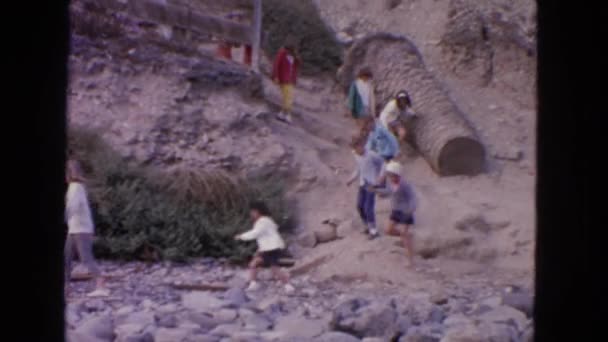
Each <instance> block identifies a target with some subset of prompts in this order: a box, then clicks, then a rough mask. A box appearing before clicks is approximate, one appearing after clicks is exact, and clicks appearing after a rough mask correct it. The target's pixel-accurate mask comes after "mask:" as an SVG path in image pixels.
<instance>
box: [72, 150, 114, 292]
mask: <svg viewBox="0 0 608 342" xmlns="http://www.w3.org/2000/svg"><path fill="white" fill-rule="evenodd" d="M66 181H67V183H68V191H67V194H66V207H65V219H66V222H67V224H68V236H67V238H66V241H65V249H64V258H65V267H64V268H65V293H66V297H67V296H68V294H69V293H68V292H69V283H70V276H71V271H72V259H73V257H74V252H76V254H77V255H78V258H79V260H80V261H81V262H82V263H84V264H85V265H86V266H87V268H88V269H89V272H91V274H92V275H93V276H94V277H95V280H96V290H95V291H93V292H91V293H89V294H88V296H90V297H102V296H108V295H109V293H108V290H107V289H105V288H104V280H103V278H102V276H101V271H100V270H99V267H98V266H97V262H96V261H95V258H94V256H93V235H94V233H95V226H94V225H93V219H92V217H91V208H90V207H89V201H88V199H87V192H86V189H85V187H84V177H83V175H82V171H81V169H80V165H79V164H78V162H77V161H75V160H69V161H68V163H67V167H66Z"/></svg>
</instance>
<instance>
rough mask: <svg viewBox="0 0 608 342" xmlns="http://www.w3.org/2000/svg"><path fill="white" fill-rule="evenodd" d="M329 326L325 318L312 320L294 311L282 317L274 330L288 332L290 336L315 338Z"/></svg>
mask: <svg viewBox="0 0 608 342" xmlns="http://www.w3.org/2000/svg"><path fill="white" fill-rule="evenodd" d="M328 328H329V324H327V323H326V322H324V321H323V320H319V319H316V320H311V319H307V318H305V317H302V316H301V315H300V314H297V313H294V314H290V315H287V316H283V317H280V318H279V319H277V321H276V322H275V324H274V330H276V331H285V332H287V334H286V336H289V338H307V339H310V340H313V339H314V338H316V337H317V336H319V335H321V334H322V333H324V332H325V331H327V330H328Z"/></svg>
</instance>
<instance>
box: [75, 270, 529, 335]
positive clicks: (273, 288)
mask: <svg viewBox="0 0 608 342" xmlns="http://www.w3.org/2000/svg"><path fill="white" fill-rule="evenodd" d="M102 268H103V270H104V273H105V274H106V275H107V276H108V285H107V286H108V288H109V289H110V290H111V295H110V296H109V297H105V298H88V297H87V296H86V293H87V291H89V290H90V286H92V284H90V283H89V282H72V284H71V293H70V297H69V298H68V300H67V305H66V327H67V331H68V332H67V335H68V340H69V341H70V342H81V341H82V342H85V341H86V342H97V341H117V342H147V341H150V342H152V341H154V342H177V341H184V342H186V341H187V342H206V341H215V342H228V341H248V342H249V341H336V342H341V341H346V342H347V341H370V342H371V341H403V342H422V341H441V342H458V341H462V342H464V341H467V342H469V341H470V342H473V341H479V342H481V341H505V342H509V341H522V342H527V341H531V340H532V328H531V326H532V322H531V318H530V317H531V313H532V312H531V311H532V296H531V295H530V293H531V292H530V289H525V288H521V287H517V286H508V287H505V286H501V285H494V286H493V285H492V284H487V283H484V284H482V283H479V282H475V281H472V280H467V279H465V278H463V279H462V281H461V282H460V283H459V284H458V285H454V286H449V287H445V290H444V291H442V292H440V293H427V292H424V291H416V292H409V291H408V292H406V291H403V289H402V288H401V287H399V286H392V285H390V284H384V285H381V284H376V283H371V282H370V281H367V280H366V279H364V278H359V279H357V278H356V277H354V278H353V279H347V280H345V279H341V280H338V279H336V280H325V281H316V280H315V279H313V278H312V277H310V276H309V275H306V274H304V275H301V276H298V277H294V278H293V279H292V282H293V285H294V286H295V287H296V291H295V292H293V293H287V292H286V291H284V290H283V288H282V286H280V284H278V283H275V282H274V281H272V280H271V279H269V276H270V274H269V273H270V272H262V274H261V283H262V284H263V286H262V287H261V288H260V289H259V290H257V291H246V290H245V287H246V282H247V281H246V279H247V272H246V270H244V269H238V268H235V267H234V266H230V265H228V264H227V263H223V262H220V261H214V260H212V259H204V260H199V261H197V262H195V263H192V264H189V265H174V264H168V263H165V264H145V263H127V264H116V263H103V264H102ZM76 271H78V270H76ZM188 284H190V285H195V284H198V285H200V284H210V285H214V286H217V288H214V289H213V290H210V291H201V290H192V289H189V290H184V289H180V288H183V287H184V285H188ZM176 285H177V286H176ZM179 285H181V287H180V286H179Z"/></svg>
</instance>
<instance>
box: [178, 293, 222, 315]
mask: <svg viewBox="0 0 608 342" xmlns="http://www.w3.org/2000/svg"><path fill="white" fill-rule="evenodd" d="M182 304H183V306H184V307H185V308H186V309H190V310H193V311H197V312H212V311H213V310H217V309H220V308H222V307H225V306H229V304H228V303H227V302H225V301H223V300H220V299H218V298H217V297H215V296H214V295H212V294H210V293H208V292H191V293H186V294H184V295H182Z"/></svg>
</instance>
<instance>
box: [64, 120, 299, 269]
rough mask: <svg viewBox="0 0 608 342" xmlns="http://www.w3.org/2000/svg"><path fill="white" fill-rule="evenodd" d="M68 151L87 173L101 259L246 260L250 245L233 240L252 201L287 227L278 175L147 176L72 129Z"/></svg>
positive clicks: (175, 173) (92, 137) (197, 173)
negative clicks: (246, 176) (260, 201)
mask: <svg viewBox="0 0 608 342" xmlns="http://www.w3.org/2000/svg"><path fill="white" fill-rule="evenodd" d="M70 147H71V149H72V151H73V153H74V155H75V156H76V158H77V159H78V160H80V161H81V162H82V164H83V169H84V171H85V173H86V174H87V178H88V180H87V186H88V191H89V199H90V201H91V207H92V209H93V215H94V220H95V224H96V232H97V237H98V239H97V241H96V244H95V249H96V250H95V252H96V255H99V256H101V257H104V258H109V259H123V260H129V259H151V260H159V259H165V260H174V261H185V260H187V259H188V258H190V257H199V256H209V257H226V258H229V259H230V260H232V261H234V262H241V261H244V260H245V259H247V258H248V257H249V256H250V255H251V254H252V253H253V252H254V251H255V243H247V244H244V243H242V242H237V241H234V239H233V237H234V236H235V235H236V234H237V233H238V232H242V231H244V230H246V229H249V228H250V227H251V222H250V220H249V216H248V215H249V213H248V205H249V203H250V201H252V200H263V201H265V202H266V203H267V204H268V206H269V208H270V209H271V211H272V213H273V218H274V219H275V220H276V221H277V223H278V224H279V225H280V226H281V229H283V230H284V229H288V228H290V227H291V221H290V220H291V212H290V209H289V207H288V204H287V203H286V201H285V194H284V184H283V183H282V182H281V181H280V180H279V181H277V177H276V175H275V177H274V178H273V179H269V178H268V177H256V178H251V179H236V178H233V177H231V176H230V175H227V174H225V173H223V172H220V171H214V172H204V171H199V170H196V171H195V170H190V169H180V170H177V171H173V172H170V173H163V172H158V171H151V170H148V169H145V168H143V167H136V166H131V165H129V164H128V163H127V162H126V161H124V160H123V159H122V158H121V156H120V155H119V154H118V153H116V151H114V150H112V149H111V148H110V147H109V146H108V145H107V144H105V143H104V142H103V140H102V139H101V138H100V137H99V136H97V135H96V134H95V133H93V132H91V131H87V130H85V129H79V128H76V129H73V130H72V131H71V132H70ZM279 178H280V177H279Z"/></svg>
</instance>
